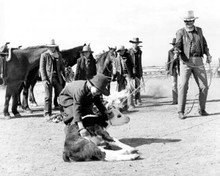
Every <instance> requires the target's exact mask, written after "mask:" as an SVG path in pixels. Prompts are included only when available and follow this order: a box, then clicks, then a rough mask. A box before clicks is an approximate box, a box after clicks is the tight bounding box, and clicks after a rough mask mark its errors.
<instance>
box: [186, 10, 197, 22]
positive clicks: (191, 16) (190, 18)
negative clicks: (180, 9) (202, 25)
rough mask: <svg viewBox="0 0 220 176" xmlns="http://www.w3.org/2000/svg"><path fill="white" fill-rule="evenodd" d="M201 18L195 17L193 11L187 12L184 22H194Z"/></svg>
mask: <svg viewBox="0 0 220 176" xmlns="http://www.w3.org/2000/svg"><path fill="white" fill-rule="evenodd" d="M197 18H199V17H194V12H193V10H189V11H187V12H186V14H185V16H184V17H183V21H193V20H195V19H197Z"/></svg>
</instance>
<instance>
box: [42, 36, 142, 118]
mask: <svg viewBox="0 0 220 176" xmlns="http://www.w3.org/2000/svg"><path fill="white" fill-rule="evenodd" d="M130 42H131V43H132V47H131V48H130V49H126V48H125V47H124V46H119V47H118V48H117V56H116V57H115V58H114V60H113V61H112V62H113V75H114V78H116V80H117V90H118V91H121V90H124V89H127V90H128V91H129V93H130V95H129V97H128V101H127V110H131V109H134V108H135V103H136V104H137V105H140V104H141V96H140V79H141V77H142V73H143V71H142V63H141V56H142V51H141V49H140V47H139V44H140V43H142V41H140V40H139V38H134V39H132V40H130ZM47 46H48V50H47V51H46V52H44V53H43V54H42V55H41V58H40V69H39V70H40V75H41V78H42V81H43V82H44V87H45V105H44V116H45V117H46V119H50V118H51V116H52V88H53V87H54V90H55V94H56V95H60V96H59V102H60V104H61V109H60V110H61V111H63V110H64V109H66V108H64V107H67V106H69V105H72V104H73V103H72V101H71V103H70V102H69V101H67V100H65V101H64V102H65V104H63V103H62V102H63V101H62V97H63V95H64V92H65V95H67V94H68V93H69V94H71V96H74V93H73V91H76V90H77V83H79V82H82V81H86V82H88V83H86V85H87V84H89V83H92V81H93V79H98V80H97V81H98V82H99V79H100V83H98V84H100V85H99V89H101V88H102V89H104V88H105V87H106V86H108V85H103V84H102V82H101V81H102V76H101V74H97V69H96V60H95V59H94V57H93V54H92V53H93V51H92V50H91V47H90V45H85V46H84V47H83V49H82V51H81V55H80V58H78V59H77V64H76V70H75V73H74V81H73V82H71V83H70V84H68V85H67V86H66V87H65V88H64V89H63V86H62V85H63V79H62V73H64V66H63V64H62V57H61V55H60V53H59V52H58V50H57V49H56V48H57V47H58V45H56V44H55V41H54V40H51V43H50V44H48V45H47ZM106 79H108V84H109V82H110V80H109V78H107V77H106ZM95 82H96V81H95ZM103 82H105V81H103ZM133 82H134V83H133ZM93 84H94V82H93ZM93 84H92V85H93ZM132 85H135V87H136V88H137V91H135V95H134V96H133V94H132V91H133V88H132V87H131V86H132ZM71 86H73V87H72V88H70V89H69V91H68V93H67V92H66V90H67V89H68V87H71ZM96 87H97V86H96ZM100 87H101V88H100ZM80 88H82V85H81V86H80ZM85 89H86V88H85ZM70 90H72V92H71V91H70ZM109 93H110V90H108V93H105V95H107V94H109ZM133 93H134V92H133ZM75 94H77V95H78V94H79V93H75ZM88 96H89V95H88ZM84 102H85V101H82V100H79V102H77V103H79V104H82V103H84ZM74 103H75V105H74V107H75V108H76V104H77V103H76V102H75V101H74ZM86 103H87V102H86ZM82 107H87V105H83V106H81V105H80V108H79V109H82ZM72 109H73V108H71V110H72ZM89 109H90V108H89ZM77 111H78V110H77V108H76V109H75V110H74V111H73V112H71V114H72V113H76V112H77ZM80 111H81V110H80ZM87 111H88V110H84V111H83V112H86V113H88V112H87ZM101 112H102V111H101ZM66 114H70V113H66ZM77 114H78V113H77ZM76 116H78V115H76V114H75V115H74V119H76Z"/></svg>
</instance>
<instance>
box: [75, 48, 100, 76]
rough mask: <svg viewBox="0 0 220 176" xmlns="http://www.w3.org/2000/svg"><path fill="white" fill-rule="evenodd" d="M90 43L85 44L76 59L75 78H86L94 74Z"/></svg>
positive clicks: (94, 67) (94, 64)
mask: <svg viewBox="0 0 220 176" xmlns="http://www.w3.org/2000/svg"><path fill="white" fill-rule="evenodd" d="M92 53H93V51H92V50H91V48H90V45H85V46H84V47H83V49H82V52H81V57H80V58H78V59H77V65H76V73H75V78H74V79H75V80H87V79H91V78H92V77H93V76H94V75H96V60H95V59H94V57H93V55H92Z"/></svg>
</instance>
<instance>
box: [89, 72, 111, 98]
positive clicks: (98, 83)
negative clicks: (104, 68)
mask: <svg viewBox="0 0 220 176" xmlns="http://www.w3.org/2000/svg"><path fill="white" fill-rule="evenodd" d="M89 81H90V83H91V84H92V85H93V86H95V87H96V88H97V89H98V90H99V91H101V92H102V94H103V95H105V96H109V95H110V91H109V89H108V88H107V86H108V85H109V79H108V77H107V76H105V75H103V74H102V73H97V74H96V75H95V76H93V78H92V79H90V80H89Z"/></svg>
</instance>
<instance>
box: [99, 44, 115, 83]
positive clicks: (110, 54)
mask: <svg viewBox="0 0 220 176" xmlns="http://www.w3.org/2000/svg"><path fill="white" fill-rule="evenodd" d="M116 56H117V53H116V48H110V47H109V51H106V52H104V53H101V54H99V55H97V56H96V68H97V72H98V73H102V74H104V75H106V76H108V77H109V78H110V79H111V77H112V68H113V67H112V63H113V60H114V58H115V57H116Z"/></svg>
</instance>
